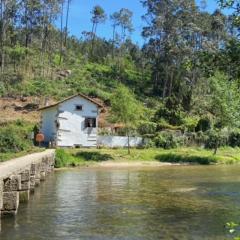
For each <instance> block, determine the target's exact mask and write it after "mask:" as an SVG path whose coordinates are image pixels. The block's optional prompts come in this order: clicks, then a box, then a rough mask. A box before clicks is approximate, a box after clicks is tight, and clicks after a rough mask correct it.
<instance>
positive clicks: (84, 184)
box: [0, 166, 240, 240]
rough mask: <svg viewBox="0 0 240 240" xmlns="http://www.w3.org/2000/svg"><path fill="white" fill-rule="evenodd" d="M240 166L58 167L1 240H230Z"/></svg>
mask: <svg viewBox="0 0 240 240" xmlns="http://www.w3.org/2000/svg"><path fill="white" fill-rule="evenodd" d="M239 171H240V167H239V166H237V167H236V166H233V167H232V166H211V167H206V166H204V167H201V166H195V167H164V168H159V169H138V170H129V169H125V170H124V169H122V170H121V169H120V170H110V169H105V170H104V169H81V170H65V171H60V172H56V173H55V174H53V175H51V176H50V177H49V178H48V180H47V181H46V182H45V183H44V184H42V185H41V186H40V187H39V188H38V189H36V192H35V194H34V195H32V196H31V200H30V202H29V203H28V204H25V205H21V207H20V209H19V214H18V215H17V217H16V218H15V219H12V218H8V219H3V220H2V232H1V234H0V239H1V240H7V239H9V240H20V239H24V240H33V239H34V240H38V239H39V240H41V239H53V240H55V239H56V240H57V239H70V240H71V239H89V240H93V239H94V240H95V239H96V240H98V239H104V240H108V239H119V240H120V239H124V240H125V239H131V240H135V239H138V240H141V239H144V240H146V239H166V240H168V239H181V240H182V239H196V240H198V239H201V240H202V239H209V240H211V239H219V240H221V239H226V233H225V230H224V227H223V226H224V224H225V223H226V222H227V221H230V220H231V221H239V219H240V214H239V208H240V206H239V200H240V192H239V187H240V177H239V176H240V175H239Z"/></svg>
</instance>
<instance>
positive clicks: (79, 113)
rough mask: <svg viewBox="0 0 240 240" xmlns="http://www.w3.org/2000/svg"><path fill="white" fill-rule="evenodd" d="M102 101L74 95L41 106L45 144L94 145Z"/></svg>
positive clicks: (60, 145) (65, 145) (64, 145)
mask: <svg viewBox="0 0 240 240" xmlns="http://www.w3.org/2000/svg"><path fill="white" fill-rule="evenodd" d="M101 107H102V106H101V104H99V103H98V102H96V101H95V100H93V99H91V98H89V97H87V96H85V95H83V94H77V95H74V96H72V97H69V98H67V99H64V100H63V101H60V102H58V103H56V104H53V105H50V106H46V107H43V108H40V109H39V110H40V111H41V112H42V116H41V129H40V131H41V132H42V133H43V134H44V136H45V139H44V141H45V142H46V143H49V142H53V143H55V144H56V146H59V147H80V146H83V147H93V146H96V144H97V128H98V117H99V113H100V108H101Z"/></svg>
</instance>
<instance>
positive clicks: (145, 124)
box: [137, 121, 157, 135]
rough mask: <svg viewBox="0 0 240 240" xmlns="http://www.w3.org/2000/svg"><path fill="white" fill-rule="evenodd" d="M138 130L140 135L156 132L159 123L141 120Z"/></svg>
mask: <svg viewBox="0 0 240 240" xmlns="http://www.w3.org/2000/svg"><path fill="white" fill-rule="evenodd" d="M137 130H138V132H139V134H140V135H146V134H155V133H156V130H157V124H156V123H154V122H149V121H141V122H140V123H139V125H138V129H137Z"/></svg>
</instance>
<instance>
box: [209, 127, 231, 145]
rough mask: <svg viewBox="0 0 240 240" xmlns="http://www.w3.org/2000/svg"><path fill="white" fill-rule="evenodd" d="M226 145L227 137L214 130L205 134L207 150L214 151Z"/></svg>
mask: <svg viewBox="0 0 240 240" xmlns="http://www.w3.org/2000/svg"><path fill="white" fill-rule="evenodd" d="M227 143H228V136H226V135H225V134H224V133H222V132H220V131H216V130H210V131H208V132H207V137H206V141H205V147H206V148H208V149H216V148H218V147H221V146H226V145H227Z"/></svg>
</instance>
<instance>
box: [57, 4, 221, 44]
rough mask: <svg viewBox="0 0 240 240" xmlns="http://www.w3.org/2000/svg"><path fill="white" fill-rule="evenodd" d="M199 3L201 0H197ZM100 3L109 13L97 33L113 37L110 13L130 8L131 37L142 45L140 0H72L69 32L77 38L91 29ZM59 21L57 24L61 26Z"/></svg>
mask: <svg viewBox="0 0 240 240" xmlns="http://www.w3.org/2000/svg"><path fill="white" fill-rule="evenodd" d="M196 1H197V3H199V2H200V0H196ZM96 5H100V6H101V7H102V8H103V9H104V10H105V12H106V14H107V15H108V20H107V21H106V23H105V24H104V25H100V26H99V27H98V30H97V35H98V36H100V37H105V38H106V39H109V38H111V36H112V28H111V22H110V20H109V15H111V14H112V13H113V12H116V11H119V10H120V9H121V8H128V9H129V10H131V11H132V12H133V25H134V29H135V31H134V32H133V33H132V35H131V38H132V40H133V42H135V43H137V44H139V45H142V44H143V43H144V40H143V38H142V37H141V31H142V27H143V26H144V25H145V23H144V22H143V21H142V19H141V17H142V16H143V15H144V13H145V12H146V9H144V8H143V6H142V4H141V2H140V0H72V2H71V5H70V13H69V33H70V35H74V36H76V37H77V38H80V37H81V33H82V32H83V31H91V27H92V24H91V21H90V19H91V14H90V12H91V10H92V9H93V7H94V6H96ZM216 8H217V3H216V0H207V8H206V10H207V11H209V12H213V11H214V10H215V9H216ZM59 25H60V23H59V21H58V22H57V26H59Z"/></svg>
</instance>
